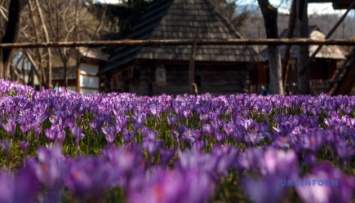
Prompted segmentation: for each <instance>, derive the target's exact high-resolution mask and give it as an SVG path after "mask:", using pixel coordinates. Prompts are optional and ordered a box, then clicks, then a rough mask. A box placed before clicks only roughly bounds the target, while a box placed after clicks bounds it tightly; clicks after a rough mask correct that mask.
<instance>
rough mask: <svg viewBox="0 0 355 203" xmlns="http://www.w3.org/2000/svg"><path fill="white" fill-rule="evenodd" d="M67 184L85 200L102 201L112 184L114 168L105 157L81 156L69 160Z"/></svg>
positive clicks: (75, 193)
mask: <svg viewBox="0 0 355 203" xmlns="http://www.w3.org/2000/svg"><path fill="white" fill-rule="evenodd" d="M66 164H67V167H68V168H67V174H66V177H65V184H66V185H67V187H68V189H69V190H70V191H71V192H72V193H73V194H74V195H76V196H78V197H80V199H81V200H83V201H88V200H89V199H92V200H95V201H100V200H101V198H102V196H103V195H104V194H105V192H106V190H107V189H108V188H109V187H110V186H111V174H112V173H111V172H112V169H111V167H110V166H109V164H107V163H106V162H104V160H103V159H99V158H93V157H85V158H83V157H80V158H78V159H77V160H68V162H67V163H66Z"/></svg>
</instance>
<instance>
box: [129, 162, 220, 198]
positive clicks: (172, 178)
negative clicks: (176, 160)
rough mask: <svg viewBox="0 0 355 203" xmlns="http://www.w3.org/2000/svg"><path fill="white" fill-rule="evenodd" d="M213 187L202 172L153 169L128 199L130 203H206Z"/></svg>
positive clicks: (206, 175) (133, 189)
mask: <svg viewBox="0 0 355 203" xmlns="http://www.w3.org/2000/svg"><path fill="white" fill-rule="evenodd" d="M214 185H215V183H214V182H213V181H212V180H211V179H210V177H209V176H208V174H207V173H205V172H202V171H198V170H192V169H191V170H186V171H185V170H183V171H179V170H174V171H164V170H162V169H160V168H154V169H153V170H152V171H151V172H150V173H149V174H147V175H146V178H145V179H143V180H142V183H141V185H140V187H137V188H132V189H131V190H130V192H129V195H128V198H129V201H130V202H132V203H136V202H147V203H158V202H159V203H160V202H161V203H179V202H184V203H185V202H186V203H194V202H207V201H208V199H209V197H210V196H211V195H212V194H213V193H212V192H213V189H214Z"/></svg>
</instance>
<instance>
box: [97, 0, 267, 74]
mask: <svg viewBox="0 0 355 203" xmlns="http://www.w3.org/2000/svg"><path fill="white" fill-rule="evenodd" d="M197 28H199V39H235V38H241V37H240V35H239V33H237V32H236V31H235V30H234V29H233V28H232V27H231V26H230V24H229V23H228V22H227V21H226V20H225V19H224V18H223V17H222V16H221V15H220V14H219V13H218V12H217V11H215V9H214V7H213V6H212V5H211V4H210V2H209V1H208V0H156V1H154V2H153V3H152V4H151V5H150V6H149V7H148V10H147V12H146V13H145V14H144V15H143V16H142V18H141V20H140V21H139V23H138V24H137V25H136V26H134V27H133V29H132V31H131V34H130V35H128V37H127V39H151V40H154V39H193V38H194V35H195V32H196V30H197ZM190 50H191V48H190V46H162V47H119V48H117V49H115V51H114V52H113V53H112V54H111V56H110V57H109V59H108V61H107V63H106V64H105V65H104V66H103V67H102V69H101V71H100V73H104V72H107V71H110V70H112V69H115V68H118V67H122V66H124V65H126V64H127V63H129V62H131V61H132V60H133V59H155V60H189V58H190ZM195 60H196V61H218V62H257V61H262V58H261V57H260V55H259V54H258V53H257V52H256V51H255V50H254V49H253V48H251V47H249V46H199V47H197V49H196V56H195Z"/></svg>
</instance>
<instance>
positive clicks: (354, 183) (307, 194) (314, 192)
mask: <svg viewBox="0 0 355 203" xmlns="http://www.w3.org/2000/svg"><path fill="white" fill-rule="evenodd" d="M303 180H304V181H310V183H311V184H312V186H311V187H307V186H302V185H299V186H296V191H297V193H298V195H299V196H300V198H301V199H302V200H303V201H304V202H312V203H318V202H319V203H328V202H329V203H330V202H350V201H351V198H352V197H353V191H354V189H355V179H354V178H353V177H349V176H347V175H344V174H343V173H342V172H341V170H340V169H338V168H335V167H333V166H331V165H330V164H328V163H321V164H318V165H316V166H314V167H313V169H312V173H311V174H309V175H306V176H305V177H304V178H303ZM326 181H328V183H329V184H327V182H326ZM326 184H327V185H326Z"/></svg>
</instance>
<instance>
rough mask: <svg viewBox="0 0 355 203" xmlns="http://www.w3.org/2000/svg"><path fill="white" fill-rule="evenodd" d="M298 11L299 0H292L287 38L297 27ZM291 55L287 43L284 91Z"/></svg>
mask: <svg viewBox="0 0 355 203" xmlns="http://www.w3.org/2000/svg"><path fill="white" fill-rule="evenodd" d="M296 13H297V0H292V5H291V12H290V19H289V21H288V32H287V36H286V38H288V39H289V38H293V32H294V30H295V27H296V22H297V21H296V19H297V18H296ZM290 55H291V45H285V55H284V59H283V62H282V70H285V79H284V84H283V85H284V91H285V88H286V84H287V78H288V70H289V67H290V66H289V61H290Z"/></svg>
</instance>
